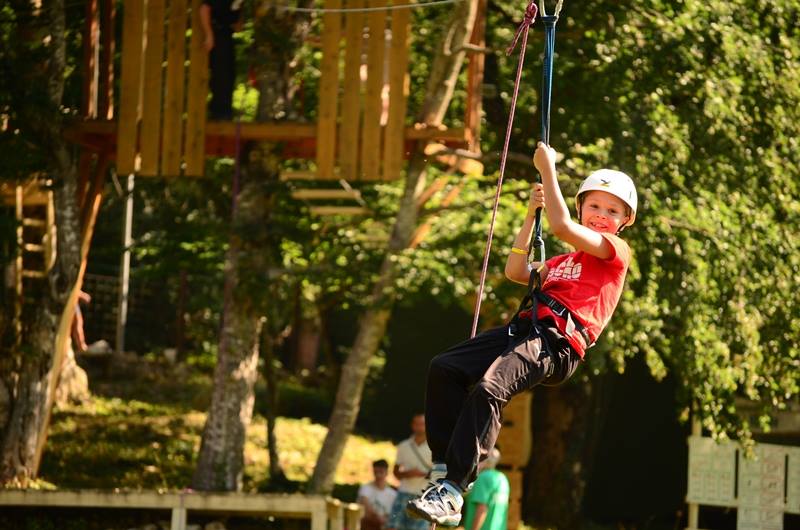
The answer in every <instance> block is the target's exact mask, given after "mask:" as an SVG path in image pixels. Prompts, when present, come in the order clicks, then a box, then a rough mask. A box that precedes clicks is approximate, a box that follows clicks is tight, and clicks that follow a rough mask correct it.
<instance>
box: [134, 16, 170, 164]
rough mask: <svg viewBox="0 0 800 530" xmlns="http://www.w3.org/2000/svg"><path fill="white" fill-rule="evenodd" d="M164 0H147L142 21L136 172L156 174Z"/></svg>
mask: <svg viewBox="0 0 800 530" xmlns="http://www.w3.org/2000/svg"><path fill="white" fill-rule="evenodd" d="M165 13H166V4H165V1H164V0H147V20H146V22H145V27H146V32H147V41H146V47H145V50H144V81H143V86H144V89H143V95H142V137H141V142H140V144H141V147H140V149H139V156H141V164H140V166H139V174H141V175H148V176H156V175H158V155H159V144H160V141H159V140H160V138H159V132H160V131H161V95H162V93H163V87H164V83H163V77H164V75H163V63H164V14H165Z"/></svg>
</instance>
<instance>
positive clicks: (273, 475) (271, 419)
mask: <svg viewBox="0 0 800 530" xmlns="http://www.w3.org/2000/svg"><path fill="white" fill-rule="evenodd" d="M263 344H264V376H265V378H266V380H267V414H266V416H267V418H266V419H267V452H268V453H269V480H270V482H273V483H274V482H284V481H285V480H286V473H284V471H283V467H282V466H281V460H280V451H279V450H278V438H277V436H275V424H276V423H277V419H278V415H277V413H276V411H277V410H278V377H277V374H276V373H275V340H274V339H273V336H272V334H270V333H269V332H267V333H264V343H263Z"/></svg>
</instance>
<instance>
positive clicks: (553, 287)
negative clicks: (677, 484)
mask: <svg viewBox="0 0 800 530" xmlns="http://www.w3.org/2000/svg"><path fill="white" fill-rule="evenodd" d="M540 2H541V5H542V14H543V15H544V16H543V17H542V20H543V21H544V24H545V67H544V76H543V77H544V82H543V84H542V85H543V86H542V88H543V90H542V94H543V97H542V139H543V142H539V144H538V146H537V149H536V153H535V154H534V157H533V163H534V165H535V167H536V169H537V170H538V171H539V174H540V175H541V182H537V183H534V185H533V186H532V189H531V199H530V202H529V205H528V213H527V215H526V217H525V221H524V223H523V225H522V228H521V229H520V231H519V233H518V234H517V237H516V239H515V240H514V244H513V246H512V247H511V251H510V253H509V255H508V259H507V261H506V267H505V274H506V277H507V278H508V279H510V280H512V281H514V282H517V283H522V284H527V286H528V294H527V295H526V296H525V297H524V298H523V300H522V303H521V304H520V306H519V309H517V312H516V314H515V315H514V317H513V318H512V319H511V321H510V323H509V324H507V325H505V326H501V327H497V328H494V329H490V330H488V331H485V332H483V333H481V334H479V335H477V336H475V331H476V329H477V318H478V315H479V311H480V300H481V294H482V291H483V282H484V279H485V273H486V265H487V261H488V256H489V249H490V247H491V241H492V234H493V229H494V220H495V215H496V212H497V205H498V202H499V198H500V191H501V188H502V183H503V174H504V171H505V162H506V157H507V153H508V144H509V138H510V133H511V130H512V124H513V120H514V109H515V107H516V99H517V94H518V90H519V81H520V76H521V72H522V64H523V61H524V53H525V46H526V43H527V36H528V28H529V27H530V25H532V24H533V21H534V19H535V18H536V14H537V8H536V5H535V1H534V0H531V1H530V3H529V4H528V7H527V9H526V13H525V19H524V21H523V23H522V24H521V25H520V28H519V29H518V30H517V34H516V36H515V38H514V44H512V46H511V48H510V49H509V53H510V51H512V50H513V48H514V46H515V45H516V42H517V40H518V39H519V37H520V36H521V37H522V52H521V53H520V59H519V62H518V66H517V78H516V82H515V85H514V93H513V97H512V100H511V111H510V113H509V119H508V127H507V129H506V140H505V145H504V147H503V153H502V157H501V160H500V176H499V179H498V184H497V193H496V195H495V208H494V211H493V214H492V223H491V225H490V229H489V237H488V241H487V246H486V253H485V255H484V268H483V271H482V273H481V283H480V288H479V290H478V297H477V302H476V311H475V321H474V322H473V330H472V334H473V337H472V338H471V339H469V340H467V341H465V342H462V343H461V344H458V345H456V346H453V347H452V348H450V349H448V350H447V351H445V352H444V353H442V354H440V355H438V356H436V357H434V358H433V360H432V361H431V363H430V367H429V369H428V381H427V392H426V396H425V423H426V427H427V437H428V445H429V446H430V449H431V453H432V457H433V458H432V459H433V467H432V469H431V472H430V477H429V478H430V483H429V484H428V487H427V488H426V489H425V490H424V491H423V492H422V493H421V494H420V496H419V497H418V498H415V499H412V500H410V501H409V502H408V505H407V509H408V511H409V512H410V513H411V514H413V515H415V516H417V517H421V518H423V519H426V520H428V521H430V522H432V523H434V524H437V523H438V524H442V525H445V526H457V525H458V524H459V523H460V522H461V507H462V506H463V502H464V501H463V494H464V492H465V491H467V490H468V489H469V487H470V485H471V484H472V482H473V481H474V480H475V477H476V470H477V467H478V462H479V461H480V460H481V459H482V458H485V457H486V456H487V455H488V454H489V452H490V451H491V450H492V448H493V447H494V444H495V442H496V441H497V435H498V433H499V432H500V426H501V411H502V409H503V407H504V406H505V405H506V403H508V401H509V400H510V399H511V398H512V397H513V396H515V395H516V394H519V393H520V392H524V391H526V390H530V389H531V388H533V387H535V386H537V385H558V384H561V383H563V382H564V381H566V380H567V379H569V377H570V376H571V375H572V374H573V372H574V371H575V369H576V368H577V366H578V364H580V362H581V360H583V357H584V355H585V354H586V350H587V349H588V348H589V347H591V346H592V345H594V343H595V341H596V340H597V338H598V337H599V336H600V333H601V332H602V331H603V329H604V328H605V327H606V325H607V324H608V321H609V320H610V318H611V315H612V314H613V313H614V310H615V308H616V307H617V303H618V302H619V299H620V296H621V294H622V288H623V285H624V283H625V275H626V273H627V271H628V265H629V264H630V260H631V251H630V248H629V247H628V245H627V243H625V241H623V240H622V239H621V238H620V237H619V233H620V232H621V231H622V230H623V229H624V228H625V227H626V226H630V225H632V224H633V222H634V220H635V219H636V207H637V194H636V187H635V186H634V184H633V181H632V180H631V178H630V177H629V176H628V175H626V174H625V173H622V172H620V171H616V170H612V169H600V170H598V171H595V172H594V173H592V174H590V175H589V176H588V177H587V178H586V179H585V180H584V181H583V182H582V183H581V185H580V187H579V188H578V193H577V194H576V196H575V202H576V207H577V214H578V217H577V221H574V220H572V218H571V217H570V213H569V210H568V208H567V205H566V203H565V202H564V197H563V196H562V194H561V189H560V188H559V185H558V180H557V178H556V152H555V150H554V149H552V148H551V147H550V146H549V145H547V144H548V143H549V137H550V85H551V82H552V57H553V50H554V45H555V23H556V20H557V19H558V13H559V12H560V9H561V3H562V2H561V1H559V2H558V5H557V6H556V11H555V14H554V15H552V16H547V15H546V14H545V13H544V4H543V2H542V1H541V0H540ZM545 206H546V207H545ZM542 210H544V211H545V213H546V215H547V220H548V222H549V224H550V229H551V231H552V233H553V234H554V235H555V236H556V237H557V238H559V239H561V240H562V241H564V242H565V243H567V244H568V245H570V246H572V247H574V248H575V251H574V252H570V253H568V254H563V255H560V256H556V257H553V258H550V259H549V260H545V259H544V241H543V240H542V238H541V221H540V219H541V212H542ZM534 233H535V239H534V244H533V246H534V247H537V248H538V249H539V253H540V258H541V259H540V260H539V261H534V262H533V263H529V261H530V260H529V259H528V255H529V253H530V252H531V250H530V248H529V247H530V245H531V236H532V235H534Z"/></svg>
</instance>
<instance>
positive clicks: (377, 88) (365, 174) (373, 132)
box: [360, 0, 387, 180]
mask: <svg viewBox="0 0 800 530" xmlns="http://www.w3.org/2000/svg"><path fill="white" fill-rule="evenodd" d="M386 3H387V0H371V1H370V2H369V6H370V7H383V6H385V5H386ZM367 26H368V27H369V40H368V41H367V43H368V47H367V83H366V88H365V92H364V121H363V123H362V126H361V127H362V130H361V171H360V178H362V179H364V180H380V179H381V174H380V170H381V113H382V111H383V99H382V97H381V96H382V92H383V84H384V70H383V68H384V56H385V53H384V51H385V48H386V37H385V35H384V33H385V30H386V11H372V12H370V13H368V14H367Z"/></svg>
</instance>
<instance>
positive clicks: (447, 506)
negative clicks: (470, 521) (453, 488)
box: [421, 482, 455, 513]
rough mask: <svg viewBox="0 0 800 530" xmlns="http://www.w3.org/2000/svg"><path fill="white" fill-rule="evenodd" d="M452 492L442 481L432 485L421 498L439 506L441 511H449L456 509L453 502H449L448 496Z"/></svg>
mask: <svg viewBox="0 0 800 530" xmlns="http://www.w3.org/2000/svg"><path fill="white" fill-rule="evenodd" d="M449 494H450V492H449V491H447V489H446V488H445V487H444V484H442V483H441V482H438V483H435V484H433V485H431V487H429V488H428V489H426V490H425V492H424V493H423V494H422V497H421V499H422V500H423V501H425V502H426V503H428V504H430V505H431V506H434V507H436V508H438V509H439V510H440V511H441V512H443V513H444V512H449V511H452V510H455V506H454V505H453V503H452V502H448V501H447V499H446V496H448V495H449Z"/></svg>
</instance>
